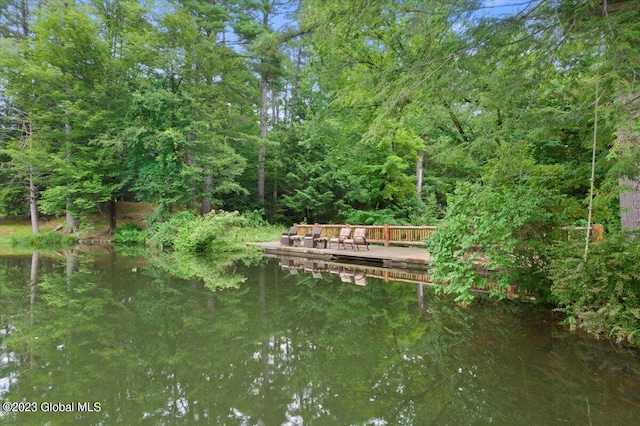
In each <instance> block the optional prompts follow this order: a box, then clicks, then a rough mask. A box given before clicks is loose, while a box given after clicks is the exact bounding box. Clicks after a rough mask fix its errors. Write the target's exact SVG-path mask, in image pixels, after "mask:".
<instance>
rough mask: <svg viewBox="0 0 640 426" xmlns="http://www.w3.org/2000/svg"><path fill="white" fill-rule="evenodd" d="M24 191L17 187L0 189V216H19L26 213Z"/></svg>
mask: <svg viewBox="0 0 640 426" xmlns="http://www.w3.org/2000/svg"><path fill="white" fill-rule="evenodd" d="M25 196H26V194H25V191H24V189H23V188H20V187H19V186H9V187H7V188H0V214H2V215H6V216H19V215H21V214H24V213H25V212H26V211H27V204H26V203H25V202H24V199H25Z"/></svg>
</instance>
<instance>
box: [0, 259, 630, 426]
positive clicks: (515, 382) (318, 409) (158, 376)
mask: <svg viewBox="0 0 640 426" xmlns="http://www.w3.org/2000/svg"><path fill="white" fill-rule="evenodd" d="M172 262H173V263H172ZM192 262H193V261H192ZM251 263H252V265H250V266H247V265H244V264H242V263H239V264H235V265H234V264H231V263H229V262H224V261H221V260H220V261H208V262H200V263H198V262H197V261H195V263H192V264H191V265H190V266H189V268H183V266H184V265H182V264H180V265H178V262H177V261H175V260H171V259H141V258H136V259H125V258H123V257H121V256H119V255H117V254H115V253H111V252H103V253H91V254H86V253H85V254H72V253H67V255H66V256H65V255H64V254H56V255H44V254H40V255H38V256H36V255H34V256H12V257H6V256H5V257H0V277H1V278H0V339H1V340H0V400H1V401H2V402H10V403H13V404H10V406H8V407H7V406H6V404H5V406H4V408H5V409H4V410H3V411H0V424H8V425H14V424H15V425H32V424H33V425H40V424H51V425H59V424H69V425H71V424H74V425H75V424H87V425H90V424H104V425H110V424H124V425H136V424H149V425H158V424H180V425H181V424H211V425H301V424H305V425H332V426H336V425H431V424H433V425H447V424H448V425H466V424H474V425H475V424H497V425H633V424H638V419H640V353H639V352H638V351H637V350H632V349H625V348H621V347H618V346H615V345H612V344H610V343H607V342H602V341H594V340H592V339H589V338H585V337H584V336H580V335H577V334H572V333H569V332H567V331H565V330H564V329H563V328H562V327H560V326H558V325H557V321H558V318H555V317H554V316H553V315H552V314H551V312H550V311H549V309H548V308H546V307H544V306H536V305H532V304H529V305H526V306H521V305H518V304H517V303H515V302H499V303H496V302H492V301H490V300H486V299H479V300H477V301H476V302H474V303H473V304H472V306H470V307H468V308H460V307H458V306H456V305H455V304H454V303H452V301H451V300H449V299H447V298H445V297H442V296H438V295H435V294H434V293H433V291H432V289H431V288H430V287H428V286H421V285H419V284H415V283H408V282H399V281H388V282H386V281H384V280H382V279H377V278H373V277H367V278H366V280H361V281H360V282H358V284H359V285H356V281H355V280H353V277H351V278H352V279H351V281H350V282H345V281H349V280H346V279H345V276H344V275H341V274H338V273H336V274H334V273H330V272H326V271H324V272H320V271H315V273H313V272H314V271H312V270H309V271H304V269H302V268H300V269H295V270H291V269H285V268H283V267H282V265H281V262H279V261H278V260H277V259H263V260H261V261H259V262H256V261H253V262H251ZM187 269H189V270H190V271H191V272H189V271H187ZM193 271H196V272H193ZM361 278H362V277H361ZM203 279H204V281H203ZM18 402H21V403H23V404H17V403H18ZM6 408H9V409H10V410H13V411H16V410H22V411H24V410H31V412H7V411H6Z"/></svg>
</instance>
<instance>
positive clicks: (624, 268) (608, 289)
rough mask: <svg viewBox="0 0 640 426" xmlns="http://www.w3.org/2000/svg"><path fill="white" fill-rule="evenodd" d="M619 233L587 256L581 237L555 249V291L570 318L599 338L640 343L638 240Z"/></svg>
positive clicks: (551, 269) (552, 272) (552, 268)
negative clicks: (574, 241)
mask: <svg viewBox="0 0 640 426" xmlns="http://www.w3.org/2000/svg"><path fill="white" fill-rule="evenodd" d="M637 238H638V237H637V236H636V238H634V239H631V238H629V237H628V236H625V235H622V234H621V233H618V234H614V235H607V236H606V238H605V239H604V240H602V241H600V242H598V243H597V244H592V245H591V247H590V251H589V254H588V258H587V260H586V261H585V260H584V245H583V244H581V243H580V242H576V243H574V244H563V245H559V246H557V248H556V250H557V251H556V256H555V259H554V260H553V261H552V262H551V264H550V266H549V274H550V277H551V279H552V281H553V284H552V286H551V291H552V295H553V299H554V300H555V302H556V303H557V304H558V305H559V306H560V308H559V310H560V311H561V312H564V313H565V314H566V315H567V319H566V322H567V323H568V324H569V325H570V326H571V327H574V328H578V329H582V330H584V331H586V332H588V333H591V334H594V335H596V336H599V337H607V338H612V339H615V340H616V341H618V342H621V343H626V344H630V345H636V346H637V345H638V344H640V298H639V296H640V269H639V268H638V265H640V245H638V240H637Z"/></svg>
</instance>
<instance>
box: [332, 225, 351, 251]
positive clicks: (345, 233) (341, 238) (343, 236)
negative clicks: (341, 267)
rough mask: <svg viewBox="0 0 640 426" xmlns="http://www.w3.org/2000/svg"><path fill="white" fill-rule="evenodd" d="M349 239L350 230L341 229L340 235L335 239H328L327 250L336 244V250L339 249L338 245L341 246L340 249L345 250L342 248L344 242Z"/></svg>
mask: <svg viewBox="0 0 640 426" xmlns="http://www.w3.org/2000/svg"><path fill="white" fill-rule="evenodd" d="M350 237H351V228H349V227H347V228H342V229H341V230H340V234H339V235H338V236H337V237H331V238H329V248H331V244H333V243H336V244H337V245H338V250H339V249H340V244H342V248H344V249H346V247H345V246H344V242H345V240H347V239H349V238H350Z"/></svg>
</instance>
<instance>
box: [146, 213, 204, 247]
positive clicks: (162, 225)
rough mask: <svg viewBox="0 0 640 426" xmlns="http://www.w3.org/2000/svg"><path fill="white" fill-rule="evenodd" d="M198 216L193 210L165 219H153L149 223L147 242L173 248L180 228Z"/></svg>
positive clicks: (156, 245)
mask: <svg viewBox="0 0 640 426" xmlns="http://www.w3.org/2000/svg"><path fill="white" fill-rule="evenodd" d="M196 218H197V216H196V215H194V214H193V213H191V212H188V211H183V212H178V213H174V214H172V215H171V216H169V218H168V219H167V220H165V221H160V220H158V218H154V219H152V221H151V222H150V224H149V227H148V229H149V238H148V239H147V243H148V244H149V245H151V246H153V247H158V248H160V249H171V248H173V246H174V242H175V238H176V235H177V234H178V232H179V231H180V229H181V228H182V227H184V226H187V225H188V224H189V223H190V222H192V221H194V220H196Z"/></svg>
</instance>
